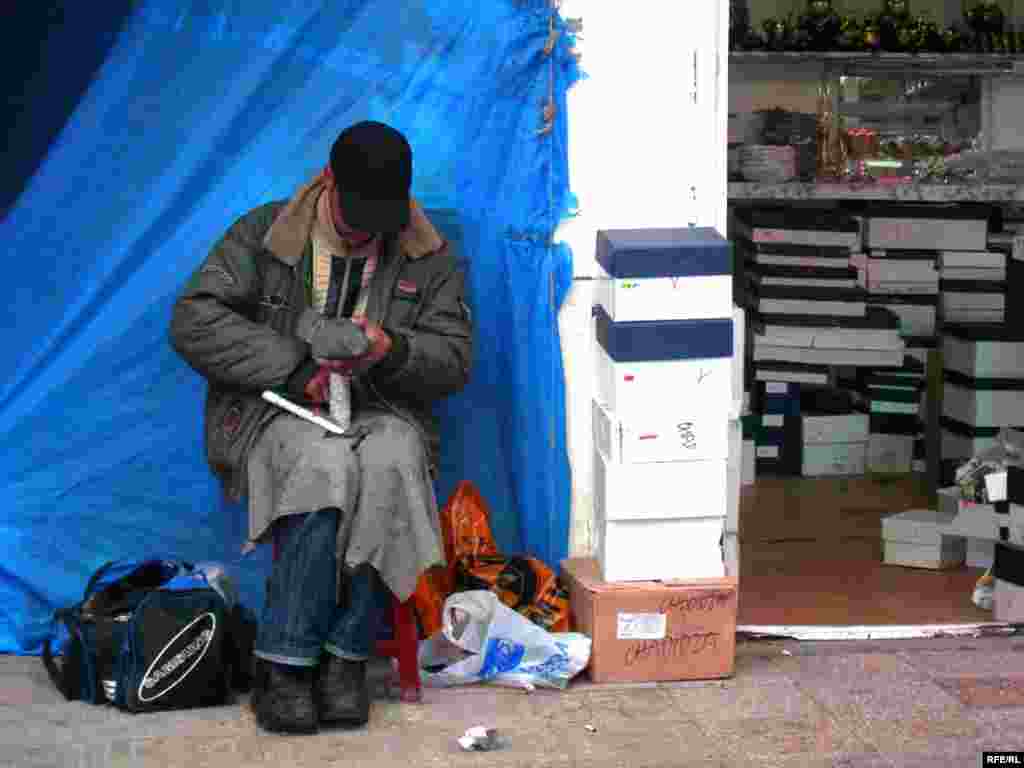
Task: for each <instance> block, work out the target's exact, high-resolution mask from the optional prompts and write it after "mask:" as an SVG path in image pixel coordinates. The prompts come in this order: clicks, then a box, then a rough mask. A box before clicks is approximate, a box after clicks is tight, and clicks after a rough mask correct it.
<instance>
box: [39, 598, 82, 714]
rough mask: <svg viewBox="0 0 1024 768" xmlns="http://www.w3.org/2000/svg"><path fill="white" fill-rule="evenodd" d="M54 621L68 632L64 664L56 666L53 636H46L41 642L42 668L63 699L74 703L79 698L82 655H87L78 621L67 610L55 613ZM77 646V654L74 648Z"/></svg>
mask: <svg viewBox="0 0 1024 768" xmlns="http://www.w3.org/2000/svg"><path fill="white" fill-rule="evenodd" d="M53 618H54V621H55V622H59V623H62V624H63V625H64V626H65V627H67V630H68V635H69V639H68V646H67V648H66V649H65V653H64V662H63V663H62V664H61V665H59V666H58V664H57V662H56V660H55V659H54V658H53V645H52V643H53V640H54V638H55V635H50V636H48V637H47V638H46V639H45V640H44V641H43V666H45V667H46V671H47V672H48V673H49V675H50V680H52V681H53V684H54V685H55V686H57V690H58V691H60V692H61V693H62V694H63V695H64V698H65V699H67V700H68V701H74V700H76V699H78V698H80V693H81V690H82V687H81V675H82V662H83V661H84V659H83V658H82V654H85V653H87V650H86V648H85V645H84V643H83V642H82V635H81V632H80V631H79V626H78V621H77V620H76V619H74V618H73V617H72V615H71V612H69V611H67V610H60V611H57V612H56V613H55V614H54V616H53ZM76 645H77V647H78V648H77V652H75V650H74V648H75V646H76Z"/></svg>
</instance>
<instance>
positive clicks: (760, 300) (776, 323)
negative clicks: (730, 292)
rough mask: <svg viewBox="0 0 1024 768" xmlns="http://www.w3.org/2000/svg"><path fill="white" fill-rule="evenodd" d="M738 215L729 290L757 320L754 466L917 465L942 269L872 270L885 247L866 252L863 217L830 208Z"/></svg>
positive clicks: (842, 468) (774, 469) (890, 469)
mask: <svg viewBox="0 0 1024 768" xmlns="http://www.w3.org/2000/svg"><path fill="white" fill-rule="evenodd" d="M733 227H734V234H735V238H734V239H735V241H736V243H737V252H738V254H741V255H742V258H741V259H738V262H739V263H742V265H743V269H742V276H740V270H737V275H738V280H737V285H736V291H737V293H741V292H742V293H743V294H744V295H745V297H746V298H745V301H746V306H747V308H748V310H749V312H750V318H749V324H750V326H751V328H752V332H751V333H750V334H749V336H750V339H751V344H752V347H753V355H752V357H753V376H752V379H753V388H752V391H753V398H752V400H753V402H752V405H753V413H752V414H750V415H746V416H745V417H744V422H745V423H744V426H745V433H746V437H747V438H748V439H753V448H754V451H755V461H754V463H755V473H756V474H762V473H765V474H771V475H781V476H805V477H829V476H843V475H862V474H865V473H867V472H873V473H909V472H910V471H911V470H912V469H917V470H919V471H923V469H924V467H923V459H924V455H923V448H924V440H923V431H924V430H923V425H922V421H921V418H920V416H921V413H922V403H921V400H922V397H923V394H924V384H925V362H926V360H927V354H928V349H929V347H932V346H934V344H935V342H934V332H935V328H934V325H935V305H936V302H937V297H936V293H937V287H938V280H937V277H935V276H934V275H929V274H927V271H926V273H925V275H924V278H923V280H922V282H921V284H920V285H917V284H915V285H906V284H905V281H904V284H900V285H893V280H892V278H891V277H890V276H888V275H887V274H886V273H885V272H884V270H878V272H879V275H878V276H877V277H875V278H871V277H870V275H871V274H872V270H871V267H872V265H873V264H874V263H879V264H883V265H884V264H885V262H883V261H882V258H881V257H882V256H884V255H885V254H877V255H876V254H871V258H869V256H868V254H866V253H865V248H864V240H863V234H862V228H863V227H864V222H863V221H862V220H860V219H858V218H855V217H854V216H851V215H849V214H846V213H843V212H841V211H839V210H837V209H801V208H796V207H785V208H779V207H762V206H757V207H751V208H743V209H738V210H737V211H736V214H735V217H734V221H733ZM889 262H891V263H892V264H894V265H896V266H901V264H900V262H898V261H897V260H896V259H895V258H891V259H889ZM931 271H932V272H933V273H934V267H932V268H931ZM894 277H900V275H899V274H898V273H897V274H895V275H894ZM893 288H897V289H901V292H900V293H895V292H893V291H892V289H893ZM911 290H913V291H914V293H910V291H911ZM929 292H930V295H929Z"/></svg>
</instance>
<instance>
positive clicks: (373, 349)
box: [317, 317, 395, 376]
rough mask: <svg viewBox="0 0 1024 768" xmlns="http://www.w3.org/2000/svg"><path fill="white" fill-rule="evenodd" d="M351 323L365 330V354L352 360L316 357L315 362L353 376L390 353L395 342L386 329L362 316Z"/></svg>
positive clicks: (366, 369)
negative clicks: (366, 345) (366, 346)
mask: <svg viewBox="0 0 1024 768" xmlns="http://www.w3.org/2000/svg"><path fill="white" fill-rule="evenodd" d="M353 324H354V325H356V326H358V327H359V328H360V329H362V330H364V331H365V334H366V338H367V344H368V348H367V350H366V354H364V355H362V356H360V357H358V358H356V359H353V360H327V359H323V358H320V359H318V360H317V362H318V363H320V365H322V366H323V367H324V368H328V369H330V370H332V371H336V372H337V373H343V374H345V375H347V376H353V375H357V374H360V373H366V372H367V371H369V370H370V369H371V368H373V367H374V366H375V365H377V363H379V362H380V361H381V360H383V359H384V358H386V357H387V356H388V355H389V354H390V353H391V350H392V348H393V347H394V343H395V342H394V340H393V339H392V338H391V336H390V335H389V334H388V332H387V331H385V330H384V329H383V328H381V327H380V326H379V325H373V324H371V323H369V322H367V320H366V318H362V317H359V318H356V319H355V320H354V321H353Z"/></svg>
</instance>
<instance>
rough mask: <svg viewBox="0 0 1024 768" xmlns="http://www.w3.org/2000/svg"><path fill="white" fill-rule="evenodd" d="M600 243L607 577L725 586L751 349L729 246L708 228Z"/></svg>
mask: <svg viewBox="0 0 1024 768" xmlns="http://www.w3.org/2000/svg"><path fill="white" fill-rule="evenodd" d="M597 240H598V243H597V260H598V262H599V263H600V265H601V267H602V270H603V274H602V275H601V276H600V277H599V278H598V280H599V285H598V287H597V290H596V292H595V295H596V300H597V303H596V305H595V307H594V314H595V316H596V323H595V330H596V336H597V339H596V340H597V344H596V347H595V352H596V355H595V357H596V360H597V376H598V381H597V388H596V392H597V394H596V397H595V402H594V404H593V423H594V448H595V451H594V517H595V523H596V526H595V527H596V536H595V542H596V553H595V554H596V555H597V558H598V561H599V562H600V564H601V567H602V572H603V573H602V576H603V578H604V579H605V580H606V581H647V580H673V579H692V578H721V577H722V576H724V575H725V565H724V563H723V558H722V549H721V544H722V536H723V532H724V530H725V527H726V521H727V519H728V518H729V515H730V510H731V509H732V508H734V507H738V488H739V482H740V477H739V472H738V471H732V470H731V469H730V462H729V457H730V442H731V440H732V438H731V436H730V421H729V419H730V416H731V415H732V414H733V413H735V414H736V415H737V416H738V415H739V411H740V410H741V408H742V402H743V386H742V379H741V378H740V376H741V375H742V374H741V372H740V373H737V372H736V371H735V370H734V367H733V356H734V354H735V353H736V346H737V345H740V348H741V345H742V338H740V339H739V340H737V339H736V333H735V330H734V328H735V323H734V316H735V315H736V312H737V310H736V309H735V307H734V306H733V304H732V253H731V247H730V245H729V243H728V242H726V241H725V240H724V239H723V238H722V237H721V236H720V235H719V234H718V233H717V232H715V231H714V230H712V229H707V228H689V229H668V230H666V229H653V230H610V231H602V232H599V233H598V238H597ZM740 316H742V313H740ZM738 357H740V359H742V356H741V355H738ZM737 469H738V468H737ZM733 485H735V486H736V492H735V493H733V488H732V486H733Z"/></svg>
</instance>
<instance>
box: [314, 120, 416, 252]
mask: <svg viewBox="0 0 1024 768" xmlns="http://www.w3.org/2000/svg"><path fill="white" fill-rule="evenodd" d="M331 171H332V172H333V173H334V178H335V179H338V204H339V206H340V207H341V215H342V216H343V217H344V219H345V223H346V224H348V225H349V226H350V227H352V229H356V230H360V231H362V232H398V231H399V230H401V229H403V228H405V226H406V225H407V224H408V223H409V189H410V187H411V186H412V148H411V147H410V146H409V142H408V141H407V140H406V138H405V136H403V135H402V134H401V133H399V132H398V131H396V130H395V129H394V128H392V127H391V126H389V125H385V124H384V123H378V122H374V121H364V122H361V123H356V124H355V125H352V126H349V127H348V128H346V129H345V130H344V131H342V132H341V135H340V136H338V139H337V141H335V142H334V146H333V147H331Z"/></svg>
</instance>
